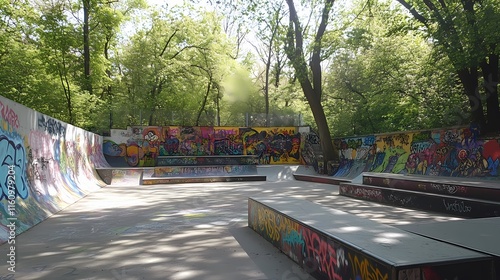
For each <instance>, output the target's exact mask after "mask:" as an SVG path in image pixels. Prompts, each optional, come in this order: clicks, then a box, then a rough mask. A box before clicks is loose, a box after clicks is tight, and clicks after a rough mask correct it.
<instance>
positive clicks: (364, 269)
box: [349, 254, 389, 280]
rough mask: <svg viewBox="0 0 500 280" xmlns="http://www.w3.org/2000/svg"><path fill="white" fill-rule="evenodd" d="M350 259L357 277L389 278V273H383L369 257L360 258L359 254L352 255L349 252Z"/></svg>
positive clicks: (384, 279)
mask: <svg viewBox="0 0 500 280" xmlns="http://www.w3.org/2000/svg"><path fill="white" fill-rule="evenodd" d="M349 260H350V262H351V266H352V272H353V275H356V279H372V280H388V279H389V275H388V273H383V272H381V271H380V270H379V268H378V267H376V266H374V265H372V264H371V263H370V261H369V260H368V259H365V258H364V259H359V258H358V256H354V258H353V257H352V255H351V254H349Z"/></svg>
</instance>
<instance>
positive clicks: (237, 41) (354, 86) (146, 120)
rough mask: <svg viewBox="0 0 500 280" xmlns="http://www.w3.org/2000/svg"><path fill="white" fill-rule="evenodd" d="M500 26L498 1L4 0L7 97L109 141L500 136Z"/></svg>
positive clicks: (1, 71) (0, 23)
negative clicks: (272, 130) (461, 128)
mask: <svg viewBox="0 0 500 280" xmlns="http://www.w3.org/2000/svg"><path fill="white" fill-rule="evenodd" d="M499 20H500V6H499V5H498V3H496V0H482V1H473V0H467V1H458V0H456V1H455V0H449V1H438V0H397V1H396V0H394V1H390V0H356V1H348V0H337V1H333V0H313V1H297V0H295V1H292V0H283V1H267V0H254V1H239V0H220V1H203V0H191V1H184V3H183V4H181V5H168V4H165V5H162V6H158V5H148V3H147V1H144V0H119V1H103V0H92V1H90V0H82V1H79V0H70V1H67V0H65V1H62V0H54V1H49V2H47V1H38V0H16V1H6V0H0V27H1V28H0V65H2V67H0V94H1V95H3V96H6V97H8V98H11V99H13V100H15V101H17V102H20V103H22V104H24V105H26V106H29V107H31V108H33V109H36V110H38V111H41V112H43V113H46V114H49V115H51V116H53V117H55V118H59V119H61V120H64V121H66V122H69V123H72V124H75V125H77V126H81V127H83V128H85V129H89V130H92V131H96V132H99V133H106V131H107V130H109V128H124V127H125V126H127V125H220V126H225V125H231V126H244V125H249V124H250V125H263V126H266V125H290V124H293V125H310V126H312V127H313V128H314V129H317V130H318V132H319V134H320V137H321V139H322V142H328V143H330V142H331V137H340V136H347V135H360V134H369V133H381V132H390V131H401V130H416V129H430V128H438V127H448V126H456V125H468V124H469V123H475V124H477V125H478V126H479V127H481V128H482V129H483V131H486V132H498V131H499V129H500V121H499V118H500V113H499V105H498V80H499V75H500V74H499V63H498V62H499V52H500V44H499V42H500V30H498V28H496V23H497V22H499ZM289 115H291V116H300V117H299V118H291V119H292V121H290V119H287V118H285V117H281V116H289ZM249 116H250V117H249ZM249 120H252V121H253V122H251V123H249ZM297 120H299V121H297ZM323 148H324V153H325V155H326V156H327V158H330V157H331V156H330V155H331V154H332V150H331V147H329V146H326V147H323Z"/></svg>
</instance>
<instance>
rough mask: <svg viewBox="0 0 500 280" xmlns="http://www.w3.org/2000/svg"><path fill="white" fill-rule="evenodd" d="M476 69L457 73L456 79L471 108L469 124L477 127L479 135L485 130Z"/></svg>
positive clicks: (466, 69) (465, 69) (467, 69)
mask: <svg viewBox="0 0 500 280" xmlns="http://www.w3.org/2000/svg"><path fill="white" fill-rule="evenodd" d="M477 75H478V72H477V68H475V67H474V68H464V69H462V70H460V71H458V77H459V78H460V81H461V83H462V85H463V87H464V93H465V95H466V96H467V98H469V105H470V108H471V119H470V121H471V123H472V124H474V125H477V126H478V127H479V130H480V133H483V132H484V129H485V128H486V120H485V118H484V110H483V102H482V101H481V96H480V95H479V83H478V76H477Z"/></svg>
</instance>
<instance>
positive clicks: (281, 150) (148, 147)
mask: <svg viewBox="0 0 500 280" xmlns="http://www.w3.org/2000/svg"><path fill="white" fill-rule="evenodd" d="M301 142H302V138H301V133H300V132H299V128H298V127H252V128H249V127H244V128H242V127H191V126H162V127H159V126H154V127H151V126H147V127H129V128H128V129H126V130H118V129H113V130H112V131H111V135H110V137H105V140H104V155H105V157H106V159H107V161H108V162H109V163H110V164H111V165H112V166H114V167H136V166H155V164H156V159H157V158H158V156H205V155H259V163H260V164H288V163H289V164H298V163H300V162H301V153H300V151H301V145H302V146H303V144H301Z"/></svg>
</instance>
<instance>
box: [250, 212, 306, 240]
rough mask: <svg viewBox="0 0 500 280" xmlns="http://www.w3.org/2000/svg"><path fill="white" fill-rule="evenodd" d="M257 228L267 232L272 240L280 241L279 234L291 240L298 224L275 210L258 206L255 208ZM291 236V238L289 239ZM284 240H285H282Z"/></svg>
mask: <svg viewBox="0 0 500 280" xmlns="http://www.w3.org/2000/svg"><path fill="white" fill-rule="evenodd" d="M257 216H258V218H259V219H258V221H259V228H260V230H261V231H264V230H265V232H266V233H267V234H268V237H269V238H270V239H271V240H274V241H280V240H281V235H282V234H283V235H285V236H288V238H289V239H288V240H289V241H291V240H293V238H294V237H293V233H292V232H293V231H295V232H296V233H298V231H299V225H298V224H297V223H296V222H293V221H292V220H290V219H288V218H286V217H284V216H282V215H277V214H276V213H275V212H273V211H271V210H268V209H265V208H261V207H259V208H258V209H257ZM290 238H291V239H290ZM282 241H283V242H285V240H282Z"/></svg>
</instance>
